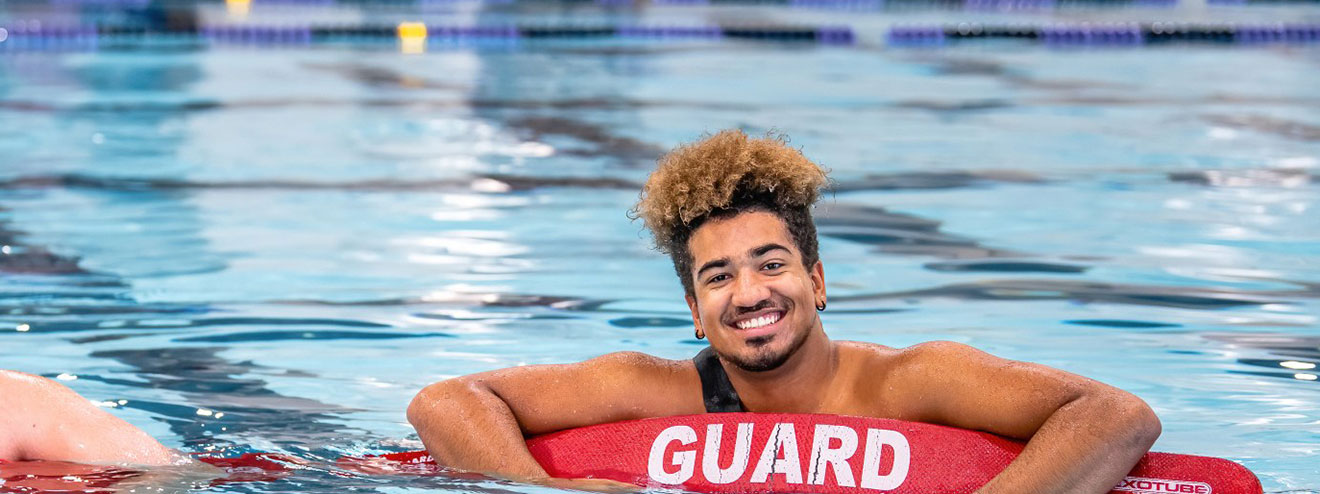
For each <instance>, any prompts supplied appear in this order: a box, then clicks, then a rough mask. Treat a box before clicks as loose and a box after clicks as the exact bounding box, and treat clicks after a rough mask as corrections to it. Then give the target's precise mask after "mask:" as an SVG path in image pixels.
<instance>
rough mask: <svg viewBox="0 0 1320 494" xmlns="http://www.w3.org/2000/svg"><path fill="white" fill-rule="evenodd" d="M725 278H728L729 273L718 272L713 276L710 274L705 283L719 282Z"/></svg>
mask: <svg viewBox="0 0 1320 494" xmlns="http://www.w3.org/2000/svg"><path fill="white" fill-rule="evenodd" d="M727 279H729V275H727V274H724V273H720V274H717V275H715V276H711V277H710V279H709V280H706V283H719V282H721V281H724V280H727Z"/></svg>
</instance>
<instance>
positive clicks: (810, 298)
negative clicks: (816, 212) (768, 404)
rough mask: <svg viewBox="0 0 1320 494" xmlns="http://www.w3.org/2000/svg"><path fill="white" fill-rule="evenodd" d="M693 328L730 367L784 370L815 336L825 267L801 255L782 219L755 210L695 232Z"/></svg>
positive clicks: (690, 300)
mask: <svg viewBox="0 0 1320 494" xmlns="http://www.w3.org/2000/svg"><path fill="white" fill-rule="evenodd" d="M688 251H689V252H690V253H691V254H692V261H693V262H692V269H693V274H692V285H693V291H694V292H695V297H693V296H689V297H687V302H688V308H690V309H691V310H692V322H693V324H695V325H696V327H697V329H698V330H701V331H702V332H704V333H705V334H706V337H707V338H709V339H710V344H711V347H713V348H714V349H715V352H716V353H718V354H719V355H720V356H721V357H723V358H724V360H725V361H727V362H730V363H732V364H734V365H736V366H738V367H740V368H742V369H744V370H748V371H754V372H760V371H768V370H773V369H776V368H778V367H779V366H780V365H782V364H783V363H784V362H785V361H787V360H788V358H789V357H790V356H791V355H792V354H793V352H794V351H796V350H797V349H798V347H800V346H802V343H803V342H805V341H806V339H807V336H808V335H809V334H811V332H812V331H815V330H818V329H819V325H820V319H819V318H817V317H816V304H817V302H818V301H820V300H824V298H825V277H824V272H823V270H822V267H821V264H820V263H819V262H817V263H816V265H815V266H810V267H808V266H803V265H802V252H801V251H799V250H798V248H797V244H795V243H794V242H793V237H792V235H791V234H789V232H788V227H787V225H785V224H784V220H782V219H780V218H779V216H777V215H775V214H773V213H768V212H764V211H749V212H745V213H739V214H738V215H737V216H733V217H731V218H725V219H713V220H710V221H708V222H706V223H704V224H702V226H701V227H699V228H697V230H696V231H694V232H692V237H691V238H690V239H689V240H688Z"/></svg>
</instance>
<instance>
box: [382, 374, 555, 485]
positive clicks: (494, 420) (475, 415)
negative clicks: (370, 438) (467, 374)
mask: <svg viewBox="0 0 1320 494" xmlns="http://www.w3.org/2000/svg"><path fill="white" fill-rule="evenodd" d="M408 421H409V422H411V423H412V425H413V427H415V428H416V429H417V433H418V435H420V436H421V438H422V443H424V444H425V445H426V450H427V451H428V452H430V453H431V456H432V457H433V458H435V460H436V462H437V463H439V464H441V465H444V466H447V467H451V468H457V469H460V470H468V471H473V472H480V473H483V474H487V475H492V476H496V477H501V478H506V479H511V480H519V481H537V480H541V479H545V478H547V477H548V475H547V474H546V472H545V469H543V468H541V465H540V464H538V463H537V462H536V459H535V458H533V457H532V454H531V452H529V451H528V450H527V443H526V440H525V439H524V438H523V434H522V429H521V427H520V426H519V425H518V420H517V418H515V417H514V414H513V412H512V411H511V410H510V409H509V406H508V405H507V404H506V403H505V402H504V400H502V399H501V398H500V397H499V396H497V395H496V394H495V393H494V392H492V391H491V390H490V389H489V388H487V387H485V386H484V385H482V384H481V383H480V381H466V380H450V381H445V382H440V383H436V384H432V385H431V386H428V387H427V388H426V389H424V390H422V392H421V393H418V395H417V397H416V398H414V399H413V402H412V404H410V405H409V406H408Z"/></svg>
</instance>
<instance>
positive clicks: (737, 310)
mask: <svg viewBox="0 0 1320 494" xmlns="http://www.w3.org/2000/svg"><path fill="white" fill-rule="evenodd" d="M766 309H779V310H785V311H787V309H788V302H787V301H782V302H781V301H776V300H774V299H765V300H762V301H760V302H757V303H756V305H753V306H750V307H745V306H744V307H734V308H733V313H732V314H731V315H730V317H727V318H726V319H729V320H732V319H734V318H737V317H738V316H741V315H743V314H750V313H752V312H756V311H761V310H766Z"/></svg>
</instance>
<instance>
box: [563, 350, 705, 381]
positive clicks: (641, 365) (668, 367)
mask: <svg viewBox="0 0 1320 494" xmlns="http://www.w3.org/2000/svg"><path fill="white" fill-rule="evenodd" d="M581 365H583V366H587V367H590V368H592V370H594V371H597V372H602V373H605V375H607V376H611V377H614V378H618V379H625V380H630V381H634V382H639V383H641V382H648V383H653V384H669V385H681V384H684V383H692V382H700V381H698V380H697V379H698V378H697V368H696V366H695V365H693V363H692V361H691V360H686V359H684V360H670V359H667V358H661V357H657V356H654V355H650V354H646V353H642V352H614V353H607V354H605V355H601V356H599V357H596V358H593V359H591V360H587V361H585V362H583V363H582V364H581Z"/></svg>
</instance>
